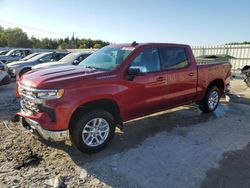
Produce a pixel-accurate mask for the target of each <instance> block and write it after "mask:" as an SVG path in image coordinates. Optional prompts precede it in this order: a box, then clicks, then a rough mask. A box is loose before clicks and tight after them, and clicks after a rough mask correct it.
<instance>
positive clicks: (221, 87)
mask: <svg viewBox="0 0 250 188" xmlns="http://www.w3.org/2000/svg"><path fill="white" fill-rule="evenodd" d="M213 86H216V87H218V89H219V90H220V92H221V95H223V94H224V89H225V85H224V82H223V80H222V79H217V80H214V81H212V82H211V83H210V84H209V85H208V87H207V90H209V89H210V88H211V87H213Z"/></svg>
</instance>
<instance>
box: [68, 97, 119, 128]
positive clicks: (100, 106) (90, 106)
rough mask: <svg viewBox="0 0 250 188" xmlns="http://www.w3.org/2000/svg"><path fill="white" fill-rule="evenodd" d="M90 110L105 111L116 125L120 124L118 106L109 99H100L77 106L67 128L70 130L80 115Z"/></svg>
mask: <svg viewBox="0 0 250 188" xmlns="http://www.w3.org/2000/svg"><path fill="white" fill-rule="evenodd" d="M90 110H105V111H107V112H109V113H110V114H112V116H113V117H114V119H115V121H116V123H117V125H118V124H121V123H122V121H121V119H120V109H119V106H118V104H117V103H116V102H115V101H114V100H111V99H100V100H96V101H91V102H88V103H86V104H83V105H81V106H79V107H78V108H77V109H76V110H75V111H74V113H73V115H72V116H71V118H70V123H69V128H71V127H72V125H74V124H75V123H76V121H77V120H78V119H79V118H80V117H81V114H82V113H84V112H88V111H90Z"/></svg>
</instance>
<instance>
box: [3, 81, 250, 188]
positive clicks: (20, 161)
mask: <svg viewBox="0 0 250 188" xmlns="http://www.w3.org/2000/svg"><path fill="white" fill-rule="evenodd" d="M231 90H232V93H231V94H230V95H229V96H227V97H226V99H223V100H222V103H221V105H220V106H219V108H218V109H217V110H216V112H215V113H213V114H209V115H208V114H202V113H201V112H200V111H199V109H198V108H197V106H195V105H191V106H184V107H179V108H175V109H172V110H168V111H165V112H162V113H158V114H154V115H152V116H148V117H145V118H142V119H138V120H136V121H131V122H128V123H126V125H125V128H124V130H123V132H121V131H117V133H116V136H115V139H114V140H113V141H112V143H111V144H110V145H109V146H108V147H107V148H105V149H104V150H103V151H101V152H99V153H97V154H92V155H86V154H82V153H80V152H78V151H77V150H76V149H75V148H74V147H72V146H70V145H69V144H68V145H63V144H49V143H42V142H40V141H39V140H37V139H35V138H34V137H33V136H32V135H31V134H30V133H29V132H28V131H25V130H24V129H23V128H22V127H21V126H20V125H19V124H18V123H11V121H10V119H11V117H12V116H13V115H14V114H15V112H16V111H18V110H19V104H18V100H15V97H14V84H10V85H7V86H1V87H0V151H1V153H0V164H1V165H0V187H53V186H54V187H56V186H58V185H60V186H61V187H110V186H111V187H176V188H178V187H180V188H181V187H185V188H188V187H190V188H193V187H226V188H230V187H232V188H233V187H239V188H240V187H250V155H249V154H250V144H249V141H250V123H249V122H250V121H249V111H250V89H248V88H247V87H246V86H245V85H244V83H243V81H242V80H234V81H232V89H231Z"/></svg>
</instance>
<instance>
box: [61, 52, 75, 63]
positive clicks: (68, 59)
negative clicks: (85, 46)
mask: <svg viewBox="0 0 250 188" xmlns="http://www.w3.org/2000/svg"><path fill="white" fill-rule="evenodd" d="M77 57H78V53H70V54H68V55H66V56H64V57H63V58H62V59H60V60H59V61H60V62H64V63H70V62H73V61H74V60H75V59H76V58H77Z"/></svg>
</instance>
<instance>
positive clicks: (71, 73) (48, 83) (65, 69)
mask: <svg viewBox="0 0 250 188" xmlns="http://www.w3.org/2000/svg"><path fill="white" fill-rule="evenodd" d="M101 72H103V71H97V70H95V69H89V68H85V67H81V66H73V65H71V66H62V67H55V68H51V69H42V70H32V71H30V72H27V73H26V74H24V75H23V76H22V77H21V78H20V83H21V84H23V85H26V86H29V87H33V88H38V89H52V88H53V89H57V88H66V87H71V86H72V83H77V82H79V83H82V81H83V80H82V79H83V78H85V79H90V78H87V76H89V75H93V74H98V73H101Z"/></svg>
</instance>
